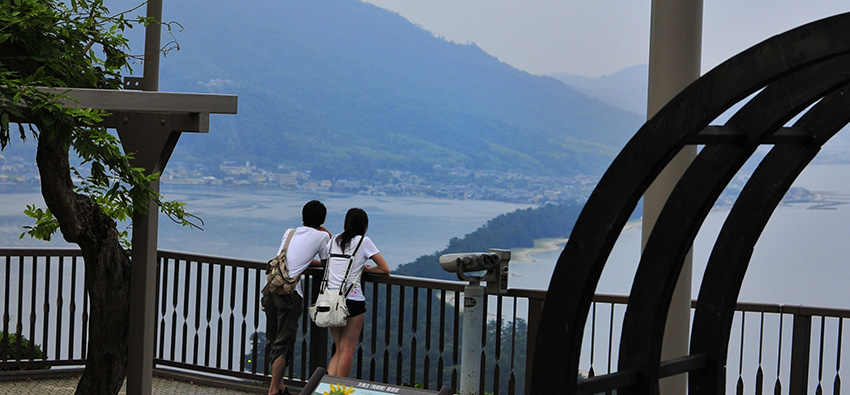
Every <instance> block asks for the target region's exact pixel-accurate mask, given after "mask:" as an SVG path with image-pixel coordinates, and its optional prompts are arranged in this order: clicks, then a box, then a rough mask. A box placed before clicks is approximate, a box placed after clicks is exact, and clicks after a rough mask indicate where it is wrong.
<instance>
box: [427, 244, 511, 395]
mask: <svg viewBox="0 0 850 395" xmlns="http://www.w3.org/2000/svg"><path fill="white" fill-rule="evenodd" d="M510 260H511V251H510V250H500V249H494V248H491V249H489V250H488V251H487V252H470V253H461V254H446V255H442V256H440V266H442V267H443V270H445V271H447V272H449V273H457V278H458V279H459V280H464V281H469V284H467V285H466V286H465V287H464V288H463V339H462V341H461V342H462V343H461V349H462V350H463V353H462V356H461V360H460V372H461V377H460V395H477V394H479V393H480V392H479V388H478V387H479V383H480V377H481V334H482V332H483V325H484V313H485V312H484V287H482V286H481V281H486V282H487V291H489V292H490V293H494V294H501V293H505V292H507V290H508V274H509V272H508V263H509V262H510Z"/></svg>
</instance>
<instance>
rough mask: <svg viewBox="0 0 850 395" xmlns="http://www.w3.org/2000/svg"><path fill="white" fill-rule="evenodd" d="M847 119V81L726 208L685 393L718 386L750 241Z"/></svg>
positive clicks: (702, 296)
mask: <svg viewBox="0 0 850 395" xmlns="http://www.w3.org/2000/svg"><path fill="white" fill-rule="evenodd" d="M848 123H850V85H845V86H844V87H843V88H842V89H841V90H839V91H836V92H833V93H831V94H830V95H828V96H827V97H825V98H824V99H823V100H821V101H820V102H819V103H818V104H817V105H815V106H814V107H813V108H812V109H810V110H809V111H807V112H806V114H805V115H804V116H803V117H802V118H800V120H799V121H797V122H796V123H795V124H794V128H797V129H798V130H800V131H801V132H803V133H807V134H809V135H810V136H811V142H810V143H809V144H800V145H780V146H776V147H774V148H773V149H771V151H770V152H769V153H768V154H767V156H765V158H764V159H762V161H761V162H760V164H759V166H758V168H756V170H755V172H753V175H752V176H751V177H750V179H749V181H748V182H747V184H746V185H745V186H744V189H743V190H742V191H741V193H740V195H739V197H738V199H737V200H736V202H735V205H734V206H733V207H732V209H731V210H730V212H729V215H728V216H727V219H726V221H725V223H724V224H723V227H722V228H721V231H720V233H719V234H718V237H717V241H716V243H715V245H714V249H713V250H712V253H711V256H710V257H709V260H708V264H707V265H706V270H705V273H704V275H703V281H702V285H701V286H700V293H699V297H698V299H697V306H696V310H695V313H694V322H693V329H692V332H691V348H690V353H691V354H705V355H708V356H709V364H708V366H707V367H706V368H705V369H702V370H698V371H695V372H692V373H691V374H690V376H689V378H688V383H689V387H690V388H689V393H691V394H717V393H722V392H723V391H724V385H725V377H724V375H723V374H724V368H723V367H724V366H725V365H726V350H727V348H728V344H729V336H730V332H731V330H732V319H733V315H734V313H735V303H736V301H737V299H738V294H739V293H740V290H741V284H742V283H743V281H744V274H745V273H746V271H747V267H748V266H749V263H750V258H751V256H752V253H753V249H754V247H755V244H756V242H757V241H758V239H759V237H760V236H761V233H762V231H763V230H764V227H765V226H766V225H767V222H768V220H769V219H770V216H771V215H772V214H773V212H774V210H775V209H776V207H777V206H778V205H779V202H780V201H781V200H782V197H783V196H784V195H785V193H786V192H787V191H788V189H789V188H790V187H791V185H792V184H793V183H794V180H796V179H797V177H798V176H799V175H800V172H802V170H803V169H805V167H806V165H808V164H809V162H811V160H812V159H813V158H814V157H815V156H816V155H817V153H818V152H819V151H820V148H821V146H823V144H825V143H826V142H827V141H828V140H829V139H830V138H832V137H833V136H834V135H835V134H836V133H838V131H840V130H841V129H842V128H843V127H844V126H846V125H847V124H848Z"/></svg>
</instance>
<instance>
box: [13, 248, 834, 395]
mask: <svg viewBox="0 0 850 395" xmlns="http://www.w3.org/2000/svg"><path fill="white" fill-rule="evenodd" d="M83 269H84V263H83V260H82V257H81V256H80V253H79V251H78V250H74V249H10V248H6V249H0V276H1V277H0V284H2V286H3V290H2V293H0V297H2V300H0V303H2V310H3V318H2V323H0V324H1V326H2V332H3V333H2V335H1V336H2V338H0V370H4V369H38V368H48V367H63V366H80V365H84V364H85V359H86V354H85V353H86V347H87V339H88V332H87V329H88V316H87V312H88V301H87V296H86V293H85V291H84V275H83ZM264 270H265V263H264V262H257V261H247V260H240V259H230V258H224V257H216V256H205V255H199V254H188V253H182V252H174V251H160V252H159V265H158V278H159V286H158V292H157V295H158V300H157V309H158V314H157V335H156V344H155V351H154V353H155V355H154V363H155V364H156V365H157V366H158V367H166V368H173V369H180V370H184V371H189V372H194V373H199V374H208V375H215V376H223V377H230V378H233V379H237V380H250V381H267V380H268V377H267V375H266V373H265V372H266V370H267V366H266V361H265V358H264V351H263V350H264V345H265V337H264V336H262V335H261V334H262V333H263V332H264V331H265V317H264V314H263V313H262V311H261V310H260V289H261V287H262V285H263V283H264V282H265V277H264ZM306 276H307V281H305V283H304V284H305V289H304V292H305V294H306V295H311V296H310V297H309V298H305V299H308V300H313V299H314V298H315V293H317V286H318V281H320V280H321V272H320V271H319V270H315V269H311V270H310V271H308V272H307V273H306ZM463 287H464V283H462V282H456V281H437V280H426V279H419V278H410V277H401V276H374V275H364V294H365V295H366V296H367V301H368V302H367V303H368V306H369V308H368V309H367V313H366V317H365V320H364V329H363V332H362V334H361V342H360V346H359V348H358V350H357V352H356V354H355V360H354V365H353V366H354V367H353V369H352V375H354V376H355V377H358V378H362V379H365V380H370V381H380V382H386V383H391V384H397V385H402V384H408V385H416V384H420V385H422V386H423V387H425V388H429V389H434V390H436V389H438V388H440V387H441V386H443V385H446V386H450V387H452V388H458V380H459V377H458V376H459V374H460V355H461V352H460V350H459V348H458V345H459V343H460V339H461V334H462V328H461V324H460V323H461V319H460V314H461V313H460V311H458V309H456V308H455V307H454V306H455V303H454V302H455V301H457V300H461V298H462V296H461V294H462V291H463ZM544 296H545V292H544V291H539V290H522V289H510V290H509V291H508V292H507V294H504V295H500V296H494V295H491V296H489V297H488V299H487V303H486V304H487V311H488V314H487V315H486V318H485V321H486V322H485V326H484V328H485V331H486V332H487V333H486V336H484V339H485V344H484V347H483V350H484V351H483V352H482V357H481V361H482V364H484V368H483V369H482V370H481V371H482V372H484V373H485V374H483V375H482V377H481V384H482V388H484V389H485V390H486V391H487V392H490V393H493V394H515V393H526V392H527V388H528V382H527V381H526V380H525V378H526V377H530V370H531V361H533V359H534V344H535V334H536V333H537V326H538V323H539V322H538V318H539V316H540V312H541V310H542V304H543V298H544ZM594 300H595V301H594V304H593V306H592V309H591V312H590V316H589V317H588V324H587V328H586V332H585V337H584V339H585V341H584V346H583V347H584V349H583V352H582V356H581V366H583V368H582V369H583V370H582V372H577V373H578V374H579V375H580V376H585V377H593V376H596V375H600V374H606V373H611V372H613V371H614V370H615V369H616V365H617V352H618V351H617V345H618V344H619V331H620V324H621V323H622V318H623V314H624V312H625V308H626V303H627V298H626V297H624V296H615V295H597V296H596V298H595V299H594ZM306 304H307V303H305V311H304V315H305V316H306ZM848 319H850V310H840V309H819V308H808V307H801V306H781V305H763V304H739V305H738V312H737V313H736V317H735V321H734V324H733V328H734V330H733V334H732V336H731V338H730V344H729V351H728V365H727V388H728V390H727V392H728V393H733V392H738V393H763V392H764V391H765V390H766V389H767V387H771V388H773V389H776V388H778V389H779V390H780V393H791V394H796V393H813V392H817V391H823V392H825V393H829V392H833V393H838V391H839V390H840V382H841V366H842V362H845V363H844V365H846V361H844V360H846V359H847V353H846V352H842V351H843V349H844V347H845V344H846V342H845V341H844V340H845V337H846V336H847V335H846V334H844V331H843V327H844V323H845V322H846V321H847V320H848ZM331 349H332V342H331V341H330V339H329V336H328V333H327V330H324V329H321V328H317V327H315V326H313V325H312V323H311V322H310V320H309V319H304V317H302V320H301V327H300V331H299V335H298V338H297V340H296V353H295V361H294V363H293V364H292V365H291V366H289V367H288V368H287V379H288V380H290V383H292V384H296V385H297V384H299V383H303V382H305V381H306V380H307V379H308V378H309V376H310V374H311V373H312V371H313V369H314V368H315V367H317V366H325V365H326V363H327V361H328V360H329V357H330V353H331Z"/></svg>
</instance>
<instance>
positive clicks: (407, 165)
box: [160, 0, 642, 178]
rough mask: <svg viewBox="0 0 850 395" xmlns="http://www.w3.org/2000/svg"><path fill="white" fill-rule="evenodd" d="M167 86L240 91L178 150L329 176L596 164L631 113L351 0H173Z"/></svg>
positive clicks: (563, 170) (623, 137)
mask: <svg viewBox="0 0 850 395" xmlns="http://www.w3.org/2000/svg"><path fill="white" fill-rule="evenodd" d="M163 19H164V20H175V21H179V22H180V23H181V24H182V25H183V26H184V28H185V29H184V30H183V31H182V32H179V33H177V34H176V35H175V36H176V39H177V41H178V42H179V44H180V51H176V52H172V53H170V54H169V55H168V56H167V57H166V58H165V59H164V60H163V62H162V71H161V78H160V84H161V90H171V91H189V92H221V93H235V94H238V95H239V114H238V115H236V116H216V117H214V119H213V125H212V131H211V133H210V134H209V135H194V134H185V135H184V137H181V141H180V143H179V144H178V147H177V149H176V150H175V152H174V156H173V159H172V161H173V162H184V163H199V164H205V165H208V166H210V167H216V166H218V164H219V163H221V162H223V161H225V160H234V161H239V162H243V161H251V163H252V164H256V165H257V166H263V167H268V168H277V167H282V168H302V169H309V170H311V171H312V172H313V174H314V176H318V177H327V178H346V177H360V178H370V177H374V176H375V174H376V170H377V169H397V170H406V171H411V172H428V171H432V169H433V167H434V166H435V165H438V164H439V165H442V166H444V167H456V166H460V167H464V168H467V169H471V170H498V171H513V172H522V173H525V174H529V175H573V174H601V172H602V171H604V169H605V168H606V167H607V165H608V163H609V162H610V160H611V159H612V158H613V156H614V155H615V154H616V153H617V152H618V151H619V149H620V147H621V146H622V145H623V144H625V142H626V141H627V140H628V138H629V137H630V136H631V135H632V133H634V131H635V130H636V129H637V128H638V127H639V126H640V124H641V123H642V118H641V117H640V116H638V115H635V114H633V113H630V112H628V111H624V110H622V109H619V108H616V107H614V106H612V105H609V104H606V103H603V102H602V101H600V100H596V99H593V98H590V97H588V96H587V95H585V94H582V93H579V92H578V91H576V90H574V89H572V88H569V87H566V86H565V85H564V84H562V83H560V82H558V81H557V80H555V79H554V78H551V77H541V76H533V75H530V74H527V73H525V72H522V71H519V70H517V69H516V68H514V67H511V66H510V65H508V64H505V63H502V62H500V61H498V60H497V59H496V58H494V57H492V56H490V55H488V54H486V53H485V52H483V51H482V50H481V49H480V48H478V47H477V46H475V45H459V44H456V43H451V42H447V41H445V40H443V39H440V38H436V37H434V35H432V34H431V33H429V32H427V31H425V30H422V29H421V28H419V27H417V26H415V25H413V24H411V23H410V22H408V21H407V20H405V19H404V18H402V17H401V16H399V15H397V14H394V13H392V12H389V11H386V10H383V9H380V8H378V7H375V6H373V5H370V4H366V3H361V2H359V1H356V0H327V1H321V2H300V1H277V2H265V1H258V0H246V1H240V2H232V1H223V0H211V1H201V0H181V1H179V2H171V3H169V4H168V6H167V7H166V8H165V10H164V15H163Z"/></svg>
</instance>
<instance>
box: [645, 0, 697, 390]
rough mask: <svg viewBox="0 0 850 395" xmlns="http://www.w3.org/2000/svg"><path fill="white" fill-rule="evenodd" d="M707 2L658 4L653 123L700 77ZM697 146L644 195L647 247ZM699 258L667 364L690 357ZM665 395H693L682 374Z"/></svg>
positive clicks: (684, 291)
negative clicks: (692, 316)
mask: <svg viewBox="0 0 850 395" xmlns="http://www.w3.org/2000/svg"><path fill="white" fill-rule="evenodd" d="M702 10H703V2H702V0H652V20H651V24H650V41H649V42H650V43H649V92H648V104H647V118H652V116H653V115H655V113H656V112H658V110H660V109H661V108H662V107H663V106H664V105H665V104H666V103H667V102H668V101H670V99H672V98H673V97H674V96H676V94H678V93H679V92H680V91H681V90H682V89H684V88H685V87H686V86H688V85H689V84H690V83H691V82H693V81H694V80H696V79H697V78H699V76H700V61H701V51H702ZM696 152H697V151H696V147H695V146H689V147H686V148H685V149H683V150H682V152H680V153H679V154H678V155H677V156H676V157H675V158H674V159H673V161H671V163H670V164H669V165H668V166H667V167H666V168H665V169H664V171H663V172H662V173H661V174H660V175H659V177H658V178H657V179H656V180H655V182H653V184H652V185H651V186H650V187H649V189H648V190H647V191H646V194H645V195H644V203H643V227H642V229H643V232H642V245H645V244H646V241H647V239H648V238H649V235H650V233H651V232H652V227H653V226H654V225H655V221H656V219H657V218H658V215H659V214H660V213H661V209H662V208H663V207H664V203H665V202H666V201H667V197H668V196H669V195H670V192H671V191H672V189H673V187H674V186H675V185H676V183H677V182H678V180H679V178H680V177H681V175H682V174H683V173H684V172H685V170H686V169H687V168H688V166H689V165H690V163H691V162H692V161H693V159H694V157H696ZM692 271H693V253H692V251H691V252H689V253H688V255H687V257H686V258H685V265H684V266H683V268H682V272H681V275H680V277H679V283H678V284H677V285H676V290H675V291H674V295H673V300H672V303H671V305H670V312H669V314H668V318H667V327H666V329H665V333H664V345H663V348H662V353H661V359H662V360H668V359H672V358H676V357H680V356H683V355H687V353H688V342H689V340H688V338H689V336H688V334H689V332H690V314H691V309H690V301H691V277H692ZM659 386H660V393H661V394H662V395H673V394H685V393H687V378H686V376H685V375H679V376H675V377H670V378H666V379H663V380H661V382H660V383H659Z"/></svg>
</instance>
